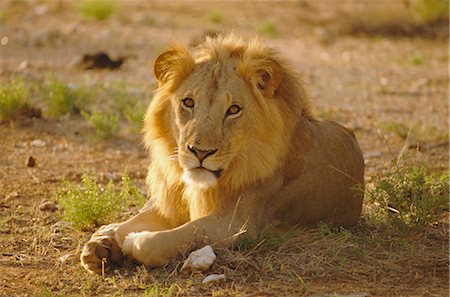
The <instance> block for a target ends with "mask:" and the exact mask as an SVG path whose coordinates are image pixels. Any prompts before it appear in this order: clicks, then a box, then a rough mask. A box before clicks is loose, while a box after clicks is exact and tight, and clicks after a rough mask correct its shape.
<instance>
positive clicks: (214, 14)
mask: <svg viewBox="0 0 450 297" xmlns="http://www.w3.org/2000/svg"><path fill="white" fill-rule="evenodd" d="M208 20H209V21H210V22H211V23H214V24H220V23H221V22H222V20H223V18H222V14H221V13H220V11H218V10H213V11H210V12H209V13H208Z"/></svg>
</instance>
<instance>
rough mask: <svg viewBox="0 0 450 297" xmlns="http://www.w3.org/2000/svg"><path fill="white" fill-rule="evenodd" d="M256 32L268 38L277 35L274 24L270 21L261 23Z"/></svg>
mask: <svg viewBox="0 0 450 297" xmlns="http://www.w3.org/2000/svg"><path fill="white" fill-rule="evenodd" d="M258 32H259V33H261V34H265V35H267V36H270V37H275V36H277V35H278V30H277V28H276V26H275V24H274V23H272V22H270V21H264V22H262V23H261V24H260V25H259V27H258Z"/></svg>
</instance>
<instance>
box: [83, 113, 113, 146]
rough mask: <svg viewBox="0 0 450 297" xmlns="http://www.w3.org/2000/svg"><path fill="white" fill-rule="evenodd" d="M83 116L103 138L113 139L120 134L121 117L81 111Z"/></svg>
mask: <svg viewBox="0 0 450 297" xmlns="http://www.w3.org/2000/svg"><path fill="white" fill-rule="evenodd" d="M81 115H82V116H83V117H84V118H85V119H86V120H87V121H88V122H89V124H91V126H92V127H93V128H94V129H95V132H96V133H97V135H98V136H100V137H101V138H105V139H106V138H112V137H114V136H116V135H117V133H118V132H119V116H117V115H115V114H105V113H101V112H97V111H93V112H92V113H91V114H89V113H87V112H85V111H81Z"/></svg>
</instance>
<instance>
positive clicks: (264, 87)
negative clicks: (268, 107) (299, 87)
mask: <svg viewBox="0 0 450 297" xmlns="http://www.w3.org/2000/svg"><path fill="white" fill-rule="evenodd" d="M264 64H265V65H263V67H261V68H260V69H259V70H258V72H257V74H258V80H257V83H256V86H257V87H258V89H260V90H261V92H263V93H264V95H265V96H268V97H271V96H273V94H274V93H275V91H276V90H277V88H278V86H279V85H280V83H281V79H282V73H281V67H280V65H279V64H278V63H277V62H276V61H274V60H268V61H266V63H264Z"/></svg>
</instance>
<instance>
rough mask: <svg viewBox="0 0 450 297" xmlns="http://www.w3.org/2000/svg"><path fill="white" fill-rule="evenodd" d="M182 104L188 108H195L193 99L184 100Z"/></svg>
mask: <svg viewBox="0 0 450 297" xmlns="http://www.w3.org/2000/svg"><path fill="white" fill-rule="evenodd" d="M181 102H183V105H184V106H185V107H187V108H193V107H194V105H195V104H194V100H193V99H192V98H189V97H188V98H184V99H183V100H181Z"/></svg>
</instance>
